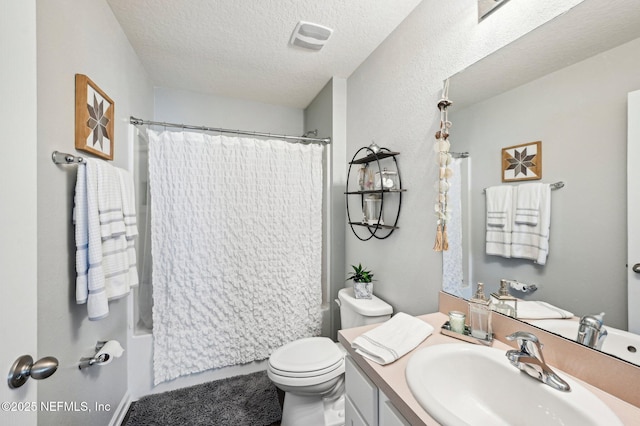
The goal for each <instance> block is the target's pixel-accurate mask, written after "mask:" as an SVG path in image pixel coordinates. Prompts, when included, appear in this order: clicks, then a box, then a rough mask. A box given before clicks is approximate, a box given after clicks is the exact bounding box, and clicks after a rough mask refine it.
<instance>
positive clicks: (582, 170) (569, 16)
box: [445, 0, 640, 349]
mask: <svg viewBox="0 0 640 426" xmlns="http://www.w3.org/2000/svg"><path fill="white" fill-rule="evenodd" d="M599 6H602V4H600V5H598V2H595V1H590V0H585V1H583V2H582V3H580V4H579V5H577V6H575V7H574V8H572V9H571V10H569V11H568V12H566V13H565V14H563V15H561V16H559V17H557V18H555V19H553V20H551V21H549V22H548V23H546V24H545V25H543V26H541V27H539V28H538V29H536V30H534V31H532V32H531V33H529V34H527V35H526V36H524V37H522V38H520V39H519V40H517V41H515V42H514V43H512V44H510V45H508V46H506V47H504V48H502V49H500V50H499V51H497V52H495V53H494V54H492V55H490V56H488V57H487V58H484V59H483V60H481V61H480V62H478V63H477V64H474V65H473V66H471V67H469V68H467V69H465V70H463V71H462V72H460V73H458V74H456V75H454V76H452V77H451V78H450V88H449V98H450V99H451V101H452V102H453V105H452V107H451V108H450V112H449V117H450V120H451V121H452V122H453V127H452V129H451V138H450V139H451V143H452V150H453V151H468V152H469V153H470V156H469V157H468V158H467V159H463V160H458V161H461V163H460V164H461V167H462V168H463V173H462V175H463V178H464V177H465V176H466V179H467V181H466V182H465V183H464V184H463V185H462V189H463V194H462V200H463V201H462V229H463V237H462V238H463V242H464V244H467V245H468V246H469V251H468V252H467V253H465V256H464V260H463V265H464V267H463V269H464V271H463V276H464V284H463V285H467V286H468V287H473V288H475V283H476V282H478V281H481V282H484V283H485V288H486V289H487V290H488V292H495V291H497V288H498V285H499V282H500V279H503V278H505V279H512V280H518V281H520V282H522V283H527V284H535V285H536V286H537V287H538V289H537V290H536V291H535V292H534V293H521V292H517V291H513V292H512V294H513V295H515V296H517V297H520V298H523V299H525V300H542V301H545V302H548V303H551V304H553V305H555V306H557V307H560V308H562V309H565V310H568V311H570V312H572V313H573V314H574V315H576V316H582V315H587V314H598V313H600V312H605V317H604V323H605V326H607V327H610V328H611V329H619V330H623V331H624V330H627V329H628V324H627V314H628V309H627V267H626V262H627V220H626V215H627V211H626V208H627V202H626V197H627V167H626V165H627V94H628V93H629V92H632V91H634V90H640V74H639V73H638V72H637V70H638V69H640V55H638V54H637V52H638V51H640V39H639V38H638V37H640V11H639V10H638V8H637V6H636V5H634V4H633V2H631V1H625V2H623V3H621V4H620V5H618V4H616V8H611V7H609V8H602V7H599ZM618 6H620V7H618ZM638 120H640V117H639V118H638ZM534 141H542V153H543V158H544V163H543V169H542V180H540V181H537V182H544V183H549V184H550V183H554V182H557V181H563V182H564V183H565V187H564V188H562V189H558V190H555V191H552V192H551V231H550V239H549V254H548V258H547V262H546V264H545V265H539V264H535V263H533V262H532V261H529V260H525V259H515V258H509V259H508V258H503V257H499V256H493V255H487V254H485V229H486V228H485V226H486V225H485V194H484V193H483V189H484V188H487V187H490V186H496V185H513V184H514V183H503V182H502V181H501V172H502V170H501V161H502V160H501V149H502V148H505V147H510V146H514V145H520V144H525V143H530V142H534ZM639 160H640V159H639ZM520 183H523V182H520ZM450 238H451V237H450ZM445 273H447V272H445ZM445 290H446V289H445ZM468 290H469V291H468V293H467V294H469V295H470V294H471V289H470V288H469V289H468ZM638 309H640V307H639V308H638ZM556 331H557V330H556ZM558 334H561V335H562V333H560V332H558ZM638 349H640V348H638Z"/></svg>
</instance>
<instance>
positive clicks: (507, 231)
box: [485, 185, 515, 257]
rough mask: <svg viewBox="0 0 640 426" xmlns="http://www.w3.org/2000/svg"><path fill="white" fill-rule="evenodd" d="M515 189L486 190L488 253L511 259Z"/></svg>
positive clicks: (502, 187) (496, 187)
mask: <svg viewBox="0 0 640 426" xmlns="http://www.w3.org/2000/svg"><path fill="white" fill-rule="evenodd" d="M514 190H515V188H514V187H512V186H509V185H501V186H492V187H489V188H487V189H486V190H485V193H486V205H487V212H486V214H487V234H486V253H487V254H492V255H496V256H502V257H511V229H512V222H513V197H514Z"/></svg>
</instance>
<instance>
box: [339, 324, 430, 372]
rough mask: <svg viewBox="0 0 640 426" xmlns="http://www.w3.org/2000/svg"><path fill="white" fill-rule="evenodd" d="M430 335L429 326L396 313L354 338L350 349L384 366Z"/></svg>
mask: <svg viewBox="0 0 640 426" xmlns="http://www.w3.org/2000/svg"><path fill="white" fill-rule="evenodd" d="M431 333H433V327H432V326H431V325H430V324H428V323H426V322H424V321H422V320H420V319H418V318H416V317H413V316H411V315H408V314H405V313H403V312H398V313H397V314H395V315H394V316H393V318H391V319H390V320H388V321H386V322H385V323H383V324H382V325H380V326H379V327H376V328H374V329H372V330H370V331H367V332H366V333H364V334H361V335H360V336H358V337H356V338H355V339H354V340H353V342H352V343H351V347H353V348H354V349H355V350H356V352H357V353H359V354H360V355H362V356H364V357H365V358H368V359H370V360H372V361H375V362H377V363H378V364H382V365H385V364H389V363H392V362H394V361H395V360H397V359H398V358H400V357H402V356H403V355H405V354H406V353H407V352H410V351H411V350H413V349H414V348H415V347H416V346H418V345H419V344H420V343H422V341H423V340H424V339H426V338H427V337H429V336H430V335H431Z"/></svg>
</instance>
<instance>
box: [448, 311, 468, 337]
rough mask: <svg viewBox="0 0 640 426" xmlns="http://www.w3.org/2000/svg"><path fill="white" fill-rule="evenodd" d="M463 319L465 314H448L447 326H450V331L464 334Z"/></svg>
mask: <svg viewBox="0 0 640 426" xmlns="http://www.w3.org/2000/svg"><path fill="white" fill-rule="evenodd" d="M464 319H465V314H464V313H462V312H460V311H451V312H449V325H450V326H451V331H454V332H456V333H460V334H464Z"/></svg>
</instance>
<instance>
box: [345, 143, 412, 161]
mask: <svg viewBox="0 0 640 426" xmlns="http://www.w3.org/2000/svg"><path fill="white" fill-rule="evenodd" d="M365 148H366V149H370V148H369V147H365ZM360 149H362V148H360ZM381 149H386V148H381ZM396 155H400V153H399V152H393V151H388V150H387V151H382V150H381V151H378V152H377V153H375V152H373V151H372V153H371V154H369V155H367V156H366V157H362V158H358V159H357V160H356V159H355V158H354V159H353V160H351V162H350V163H349V164H365V163H372V162H374V161H379V160H382V159H383V158H389V157H395V156H396Z"/></svg>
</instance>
